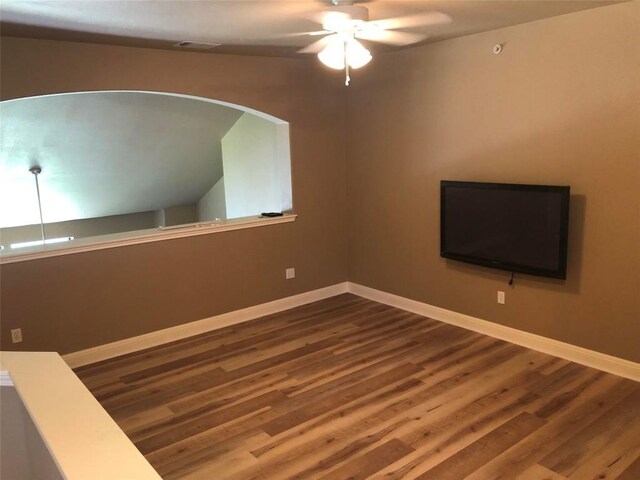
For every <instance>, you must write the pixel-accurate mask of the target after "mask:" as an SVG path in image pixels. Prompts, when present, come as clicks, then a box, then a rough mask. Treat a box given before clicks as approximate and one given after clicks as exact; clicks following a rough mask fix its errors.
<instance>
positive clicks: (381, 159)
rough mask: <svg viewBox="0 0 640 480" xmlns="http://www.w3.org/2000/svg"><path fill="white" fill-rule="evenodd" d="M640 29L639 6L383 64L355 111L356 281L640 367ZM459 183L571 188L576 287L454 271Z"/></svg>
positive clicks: (354, 99) (357, 88) (476, 38)
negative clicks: (454, 190)
mask: <svg viewBox="0 0 640 480" xmlns="http://www.w3.org/2000/svg"><path fill="white" fill-rule="evenodd" d="M639 26H640V4H639V3H638V2H634V3H626V4H620V5H614V6H610V7H604V8H597V9H593V10H588V11H584V12H580V13H575V14H570V15H565V16H561V17H556V18H552V19H548V20H543V21H539V22H534V23H529V24H524V25H519V26H515V27H510V28H505V29H502V30H497V31H492V32H488V33H483V34H478V35H473V36H468V37H464V38H459V39H454V40H449V41H445V42H441V43H436V44H432V45H428V46H425V47H419V48H414V49H408V50H404V51H402V52H396V53H390V54H384V55H380V56H378V57H377V58H375V59H374V61H373V62H371V65H370V67H367V68H368V71H367V75H363V76H362V77H361V78H359V79H358V81H356V82H354V83H353V87H352V88H351V89H350V96H349V104H348V116H347V122H348V126H349V135H348V137H347V138H348V149H347V158H348V187H347V188H348V197H349V204H350V206H351V208H350V212H349V235H350V251H349V258H350V271H349V279H350V280H351V281H354V282H357V283H361V284H364V285H367V286H370V287H374V288H378V289H381V290H385V291H389V292H392V293H395V294H399V295H402V296H406V297H409V298H412V299H416V300H419V301H423V302H426V303H429V304H433V305H437V306H440V307H444V308H448V309H451V310H455V311H458V312H462V313H465V314H469V315H473V316H476V317H480V318H483V319H486V320H491V321H494V322H497V323H500V324H503V325H508V326H510V327H514V328H517V329H521V330H525V331H528V332H533V333H536V334H540V335H544V336H547V337H551V338H554V339H557V340H561V341H564V342H568V343H572V344H575V345H580V346H583V347H587V348H590V349H593V350H597V351H601V352H605V353H608V354H612V355H617V356H620V357H623V358H627V359H631V360H635V361H640V103H639V102H640V80H639V79H640V71H639V66H640V49H639V48H638V45H640V28H639ZM496 43H503V44H504V50H503V52H502V54H500V55H497V56H496V55H494V54H493V53H492V47H493V45H494V44H496ZM443 179H447V180H470V181H489V182H510V183H511V182H512V183H533V184H557V185H571V189H572V190H571V191H572V199H571V202H572V205H571V212H570V214H571V222H570V245H569V266H568V278H567V280H566V281H565V282H563V281H556V280H550V279H542V278H539V277H532V276H525V275H516V281H515V286H514V287H513V288H510V287H509V286H508V285H507V280H508V278H509V274H508V273H507V272H501V271H499V270H491V269H486V268H483V267H477V266H473V265H467V264H464V263H459V262H455V261H447V260H445V259H443V258H441V257H440V256H439V214H440V211H439V208H440V201H439V182H440V180H443ZM497 290H503V291H506V305H498V304H497V303H496V291H497Z"/></svg>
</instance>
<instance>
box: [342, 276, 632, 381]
mask: <svg viewBox="0 0 640 480" xmlns="http://www.w3.org/2000/svg"><path fill="white" fill-rule="evenodd" d="M348 289H349V292H350V293H353V294H355V295H359V296H361V297H364V298H368V299H369V300H373V301H376V302H379V303H384V304H386V305H390V306H392V307H396V308H401V309H402V310H407V311H409V312H412V313H417V314H418V315H423V316H425V317H429V318H433V319H434V320H439V321H441V322H445V323H449V324H451V325H455V326H457V327H462V328H466V329H468V330H473V331H474V332H478V333H482V334H484V335H488V336H490V337H494V338H499V339H500V340H505V341H507V342H511V343H515V344H517V345H521V346H523V347H527V348H530V349H532V350H537V351H539V352H543V353H547V354H549V355H554V356H556V357H560V358H564V359H565V360H569V361H571V362H575V363H579V364H581V365H585V366H587V367H592V368H597V369H598V370H603V371H605V372H609V373H613V374H614V375H619V376H621V377H625V378H629V379H631V380H635V381H636V382H640V363H635V362H632V361H630V360H625V359H623V358H618V357H613V356H611V355H607V354H605V353H600V352H596V351H593V350H589V349H586V348H583V347H578V346H576V345H571V344H569V343H564V342H560V341H558V340H553V339H551V338H547V337H542V336H540V335H536V334H533V333H528V332H523V331H522V330H516V329H515V328H511V327H505V326H504V325H500V324H497V323H493V322H489V321H487V320H481V319H480V318H475V317H472V316H470V315H465V314H462V313H458V312H454V311H451V310H447V309H445V308H440V307H435V306H433V305H429V304H427V303H422V302H418V301H416V300H410V299H408V298H404V297H400V296H398V295H394V294H391V293H387V292H382V291H380V290H376V289H373V288H369V287H365V286H363V285H358V284H357V283H352V282H348Z"/></svg>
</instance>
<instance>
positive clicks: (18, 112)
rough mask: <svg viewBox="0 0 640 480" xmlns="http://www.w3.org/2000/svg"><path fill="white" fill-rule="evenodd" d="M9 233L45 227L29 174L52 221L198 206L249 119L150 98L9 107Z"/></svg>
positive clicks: (51, 100) (0, 142)
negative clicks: (227, 147) (224, 144)
mask: <svg viewBox="0 0 640 480" xmlns="http://www.w3.org/2000/svg"><path fill="white" fill-rule="evenodd" d="M1 113H2V125H1V127H0V128H1V129H0V170H1V171H2V174H1V175H0V227H10V226H16V225H25V224H33V223H39V217H38V210H37V200H36V191H35V183H34V178H33V175H32V174H31V173H30V172H29V168H30V167H32V166H34V165H39V166H40V167H41V168H42V174H41V175H40V176H39V182H40V189H41V195H42V206H43V216H44V220H45V222H58V221H65V220H71V219H79V218H91V217H101V216H106V215H118V214H124V213H133V212H143V211H150V210H158V209H161V208H165V207H170V206H177V205H189V204H193V203H195V202H197V201H198V200H199V199H200V198H201V197H202V196H203V195H204V194H205V193H206V192H207V191H208V190H209V189H210V188H211V186H212V185H213V184H215V182H216V181H217V180H219V179H220V177H221V176H222V174H223V172H222V153H221V147H220V140H221V139H222V137H223V136H224V135H225V134H226V133H227V131H228V130H229V129H230V128H231V127H232V126H233V125H234V123H235V122H236V121H237V120H238V118H239V117H240V116H241V115H242V113H243V112H242V111H240V110H236V109H234V108H231V107H226V106H222V105H217V104H214V103H210V102H205V101H200V100H197V99H191V98H184V97H178V96H171V95H162V94H154V93H144V92H89V93H77V94H63V95H51V96H44V97H33V98H26V99H19V100H11V101H7V102H3V103H2V105H1Z"/></svg>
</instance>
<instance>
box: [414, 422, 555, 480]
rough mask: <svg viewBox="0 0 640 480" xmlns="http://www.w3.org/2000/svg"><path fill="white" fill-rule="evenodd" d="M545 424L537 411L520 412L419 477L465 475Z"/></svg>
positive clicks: (444, 479)
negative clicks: (536, 413)
mask: <svg viewBox="0 0 640 480" xmlns="http://www.w3.org/2000/svg"><path fill="white" fill-rule="evenodd" d="M544 424H545V421H544V420H543V419H541V418H539V417H536V416H535V415H531V414H528V413H521V414H519V415H518V416H516V417H514V418H512V419H511V420H509V421H508V422H505V423H504V424H502V425H500V426H499V427H498V428H496V429H495V430H493V431H491V432H489V433H488V434H486V435H485V436H483V437H482V438H480V439H479V440H476V441H475V442H473V443H472V444H471V445H469V446H468V447H465V448H464V449H462V450H460V451H459V452H457V453H456V454H454V455H452V456H450V457H449V458H448V459H446V460H445V461H444V462H442V463H439V464H438V465H437V466H435V467H434V468H432V469H431V470H428V471H427V472H425V473H423V474H422V475H420V476H419V477H418V480H457V479H460V478H464V477H466V476H467V475H468V474H470V473H473V472H474V471H476V470H477V469H478V468H479V467H481V466H482V465H484V464H485V463H487V462H488V461H489V460H491V459H492V458H494V457H496V456H497V455H500V454H501V453H502V452H504V451H505V450H507V449H508V448H509V447H511V446H513V445H515V444H516V443H518V442H519V441H520V440H522V439H523V438H525V437H527V436H528V435H529V434H531V433H533V432H534V431H536V430H537V429H539V428H540V427H541V426H542V425H544Z"/></svg>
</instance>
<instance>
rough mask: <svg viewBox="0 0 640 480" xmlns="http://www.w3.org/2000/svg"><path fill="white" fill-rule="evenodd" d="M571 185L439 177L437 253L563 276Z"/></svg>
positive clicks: (565, 264) (515, 269)
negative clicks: (509, 182) (438, 239)
mask: <svg viewBox="0 0 640 480" xmlns="http://www.w3.org/2000/svg"><path fill="white" fill-rule="evenodd" d="M569 188H570V187H556V186H546V185H515V184H504V183H477V182H452V181H442V182H441V186H440V195H441V197H440V200H441V203H440V254H441V256H443V257H445V258H451V259H454V260H461V261H464V262H468V263H474V264H478V265H484V266H487V267H493V268H500V269H502V270H508V271H511V272H521V273H528V274H533V275H541V276H545V277H553V278H566V271H567V236H568V235H567V234H568V223H569Z"/></svg>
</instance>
